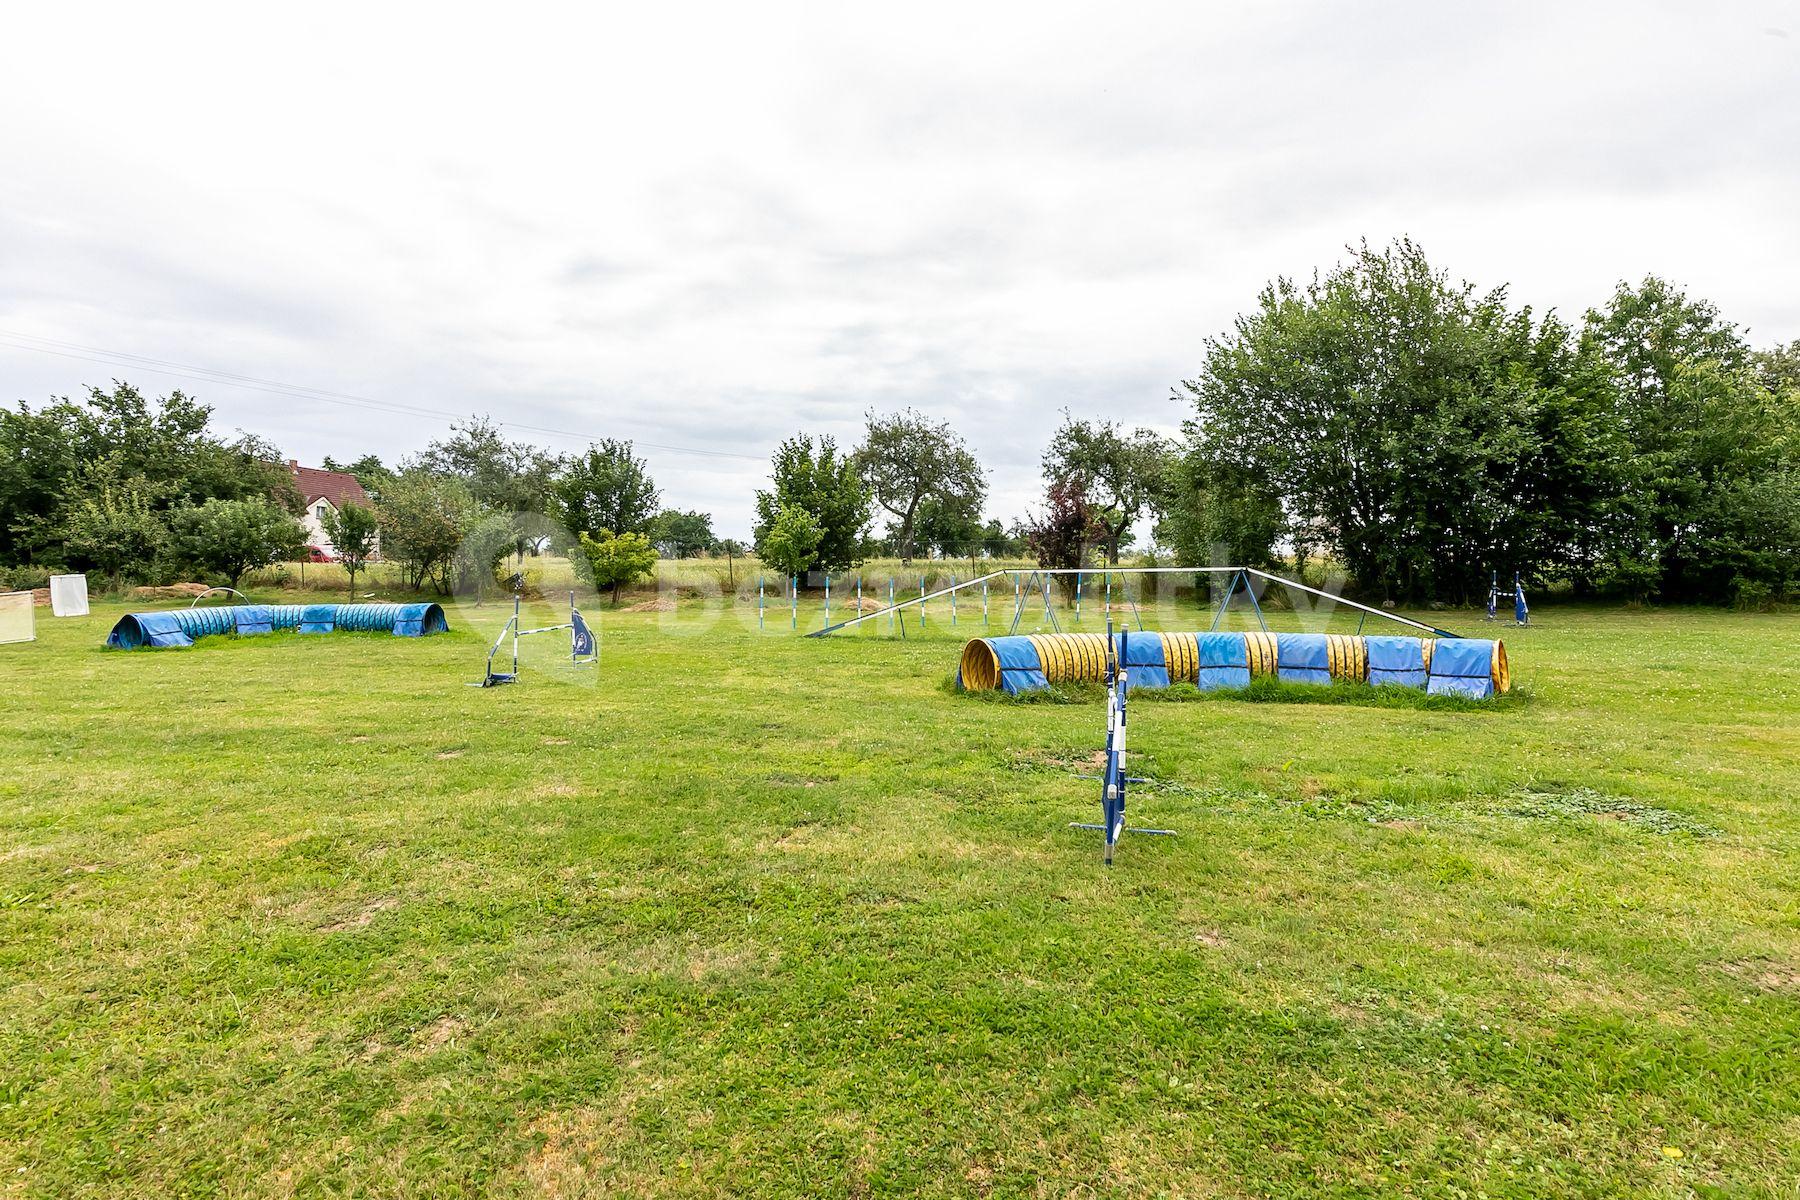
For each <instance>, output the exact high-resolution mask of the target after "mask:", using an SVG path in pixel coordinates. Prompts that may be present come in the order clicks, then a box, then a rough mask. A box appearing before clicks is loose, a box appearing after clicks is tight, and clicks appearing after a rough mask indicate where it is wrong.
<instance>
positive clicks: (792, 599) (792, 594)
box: [788, 575, 800, 629]
mask: <svg viewBox="0 0 1800 1200" xmlns="http://www.w3.org/2000/svg"><path fill="white" fill-rule="evenodd" d="M788 628H789V629H798V628H800V577H799V576H798V575H789V576H788Z"/></svg>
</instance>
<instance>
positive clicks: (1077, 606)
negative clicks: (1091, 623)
mask: <svg viewBox="0 0 1800 1200" xmlns="http://www.w3.org/2000/svg"><path fill="white" fill-rule="evenodd" d="M1075 623H1076V624H1077V625H1079V624H1081V572H1080V571H1077V572H1075Z"/></svg>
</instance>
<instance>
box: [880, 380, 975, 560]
mask: <svg viewBox="0 0 1800 1200" xmlns="http://www.w3.org/2000/svg"><path fill="white" fill-rule="evenodd" d="M867 421H868V427H867V429H866V431H865V433H864V435H863V444H862V445H861V446H860V447H858V448H857V451H856V466H857V470H858V471H859V472H860V473H861V475H862V479H863V481H864V483H865V484H867V486H868V488H869V493H870V495H871V496H872V497H873V498H874V500H875V503H877V504H879V505H880V506H881V507H882V508H884V509H886V510H887V511H888V513H889V514H890V515H891V516H892V517H893V518H894V521H893V535H894V543H895V547H896V549H897V550H898V552H899V555H900V561H901V562H903V563H910V562H911V561H912V556H913V553H914V551H915V549H916V547H915V545H914V542H915V537H916V532H915V531H916V529H917V525H918V517H919V510H920V507H921V506H922V505H924V504H925V503H926V502H928V501H934V502H936V503H937V504H938V505H940V506H942V508H944V509H945V510H947V511H963V512H979V511H980V509H981V504H982V501H983V500H984V499H986V497H987V481H986V479H985V478H984V477H983V474H982V470H981V464H980V463H978V462H977V461H975V456H974V455H973V454H972V453H970V452H969V448H968V446H967V445H966V444H964V442H963V440H962V438H961V437H960V436H958V435H957V433H956V431H955V430H953V429H951V428H950V425H949V423H948V422H945V421H933V420H931V419H930V418H929V417H927V416H925V415H924V414H923V413H920V412H916V411H914V410H913V409H910V408H909V409H906V410H905V411H903V412H897V413H890V414H888V415H886V416H882V415H879V414H877V413H874V412H870V413H868V414H867Z"/></svg>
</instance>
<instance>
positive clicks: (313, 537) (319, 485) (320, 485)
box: [288, 458, 380, 558]
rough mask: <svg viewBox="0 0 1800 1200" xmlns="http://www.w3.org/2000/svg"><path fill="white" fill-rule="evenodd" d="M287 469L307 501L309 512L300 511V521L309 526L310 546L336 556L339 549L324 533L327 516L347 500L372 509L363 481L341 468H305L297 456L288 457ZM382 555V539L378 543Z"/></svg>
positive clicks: (307, 510) (307, 527)
mask: <svg viewBox="0 0 1800 1200" xmlns="http://www.w3.org/2000/svg"><path fill="white" fill-rule="evenodd" d="M288 470H289V471H290V472H292V473H293V476H294V486H295V487H296V488H298V489H300V495H301V497H302V498H303V499H305V501H306V511H305V512H303V513H301V514H300V523H301V524H302V525H304V526H305V527H306V541H307V544H308V545H310V546H317V547H318V548H319V549H320V550H323V551H324V552H325V553H326V554H329V555H330V556H331V557H333V558H336V557H337V548H336V547H335V546H333V545H332V544H331V538H330V537H329V536H327V534H326V533H325V515H326V514H327V513H335V512H337V511H338V509H340V508H342V507H343V506H344V503H345V502H346V501H350V502H353V503H355V504H358V505H361V506H362V507H363V508H373V507H374V504H373V502H372V501H370V499H369V494H368V493H367V492H365V491H363V486H362V484H360V483H358V482H357V481H356V476H354V475H347V474H345V473H344V472H342V471H326V470H322V469H320V468H318V467H303V466H301V465H300V464H299V462H297V461H296V460H294V459H291V458H290V459H288ZM376 546H377V556H379V547H380V542H379V540H378V541H377V542H376Z"/></svg>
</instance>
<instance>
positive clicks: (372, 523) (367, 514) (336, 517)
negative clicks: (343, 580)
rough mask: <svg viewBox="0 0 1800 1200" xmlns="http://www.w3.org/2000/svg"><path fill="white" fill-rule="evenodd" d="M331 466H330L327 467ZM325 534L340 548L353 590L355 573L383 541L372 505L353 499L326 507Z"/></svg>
mask: <svg viewBox="0 0 1800 1200" xmlns="http://www.w3.org/2000/svg"><path fill="white" fill-rule="evenodd" d="M326 469H327V470H330V468H329V467H328V468H326ZM323 523H324V526H325V536H326V537H328V538H330V539H331V544H332V546H333V547H334V548H335V549H336V550H337V556H338V561H339V562H341V563H343V564H344V570H345V571H347V572H349V574H350V590H351V592H353V593H354V592H355V591H356V575H357V572H359V571H361V570H362V569H363V565H364V564H365V563H367V562H368V561H369V557H370V556H371V555H372V554H374V553H375V548H376V546H377V545H378V544H379V543H380V533H379V528H378V523H377V521H376V518H375V511H374V510H373V509H369V508H364V507H363V506H362V505H360V504H358V503H356V501H354V500H346V501H344V505H343V507H342V508H338V509H326V510H325V520H324V522H323Z"/></svg>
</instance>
